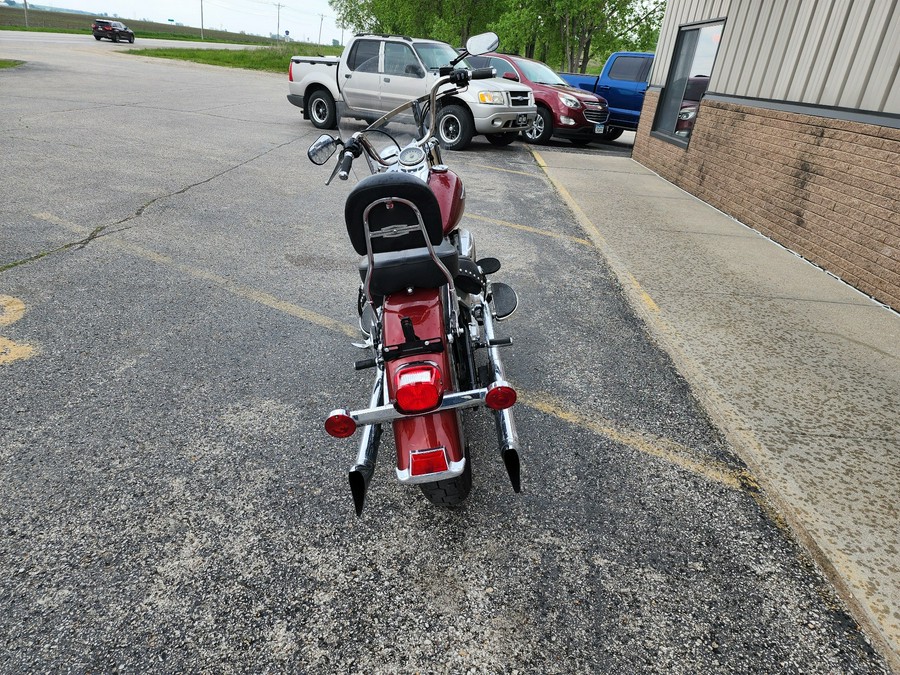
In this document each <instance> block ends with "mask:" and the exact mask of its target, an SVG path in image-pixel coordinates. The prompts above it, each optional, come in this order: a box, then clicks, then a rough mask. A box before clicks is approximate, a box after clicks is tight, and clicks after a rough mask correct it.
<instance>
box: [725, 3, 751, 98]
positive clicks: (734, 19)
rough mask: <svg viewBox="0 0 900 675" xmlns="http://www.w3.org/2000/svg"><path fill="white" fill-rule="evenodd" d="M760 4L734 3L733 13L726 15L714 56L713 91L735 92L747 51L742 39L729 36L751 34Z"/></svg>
mask: <svg viewBox="0 0 900 675" xmlns="http://www.w3.org/2000/svg"><path fill="white" fill-rule="evenodd" d="M760 5H761V2H760V0H751V1H750V2H738V3H735V9H734V12H733V14H732V15H730V16H728V21H727V23H726V24H725V30H724V31H723V32H722V43H721V44H720V45H719V54H718V56H717V57H716V61H717V63H716V68H715V70H716V72H715V75H714V78H715V82H716V88H715V91H717V92H719V93H722V94H732V95H733V94H736V93H737V89H738V87H739V86H740V83H741V81H742V78H743V74H744V71H745V69H746V68H747V53H746V50H745V49H742V48H741V47H742V41H741V40H740V39H733V38H731V36H732V35H734V36H741V35H752V34H753V32H754V31H755V30H756V24H757V22H758V21H759V16H760V14H761V12H760ZM724 15H725V12H724V11H723V16H724Z"/></svg>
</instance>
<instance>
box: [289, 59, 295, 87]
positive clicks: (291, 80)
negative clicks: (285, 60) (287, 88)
mask: <svg viewBox="0 0 900 675" xmlns="http://www.w3.org/2000/svg"><path fill="white" fill-rule="evenodd" d="M293 81H294V62H293V61H291V65H289V66H288V82H293Z"/></svg>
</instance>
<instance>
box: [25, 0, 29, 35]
mask: <svg viewBox="0 0 900 675" xmlns="http://www.w3.org/2000/svg"><path fill="white" fill-rule="evenodd" d="M25 28H28V0H25Z"/></svg>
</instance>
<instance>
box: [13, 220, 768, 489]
mask: <svg viewBox="0 0 900 675" xmlns="http://www.w3.org/2000/svg"><path fill="white" fill-rule="evenodd" d="M34 215H35V217H38V218H41V219H42V220H45V221H47V222H52V223H55V224H57V225H60V226H62V227H65V228H66V229H69V230H71V231H73V232H76V233H78V234H84V233H85V232H89V230H88V229H87V228H84V227H81V226H79V225H75V224H74V223H69V222H67V221H64V220H62V219H60V218H57V217H56V216H53V215H52V214H47V213H43V214H34ZM482 220H486V221H489V222H500V223H501V224H503V223H502V221H493V219H490V218H483V219H482ZM506 225H512V224H511V223H508V224H506ZM520 227H524V226H520ZM543 233H544V234H552V233H546V232H543ZM559 236H563V235H559ZM565 238H570V237H565ZM102 241H103V243H105V244H107V245H110V246H113V247H115V248H118V249H120V250H123V251H126V252H128V253H131V254H133V255H136V256H138V257H141V258H144V259H145V260H149V261H151V262H154V263H157V264H160V265H164V266H167V267H171V268H174V269H177V270H179V271H181V272H182V273H184V274H186V275H188V276H190V277H193V278H195V279H202V280H204V281H208V282H211V283H213V284H215V285H217V286H219V287H220V288H222V289H224V290H226V291H228V292H229V293H232V294H234V295H236V296H238V297H241V298H244V299H246V300H250V301H252V302H257V303H259V304H262V305H265V306H266V307H270V308H272V309H275V310H277V311H279V312H284V313H285V314H289V315H290V316H293V317H296V318H298V319H301V320H303V321H306V322H308V323H312V324H314V325H316V326H320V327H322V328H325V329H327V330H330V331H333V332H336V333H341V334H343V335H346V336H349V337H351V338H359V337H360V333H359V329H358V328H357V327H356V326H352V325H350V324H347V323H343V322H341V321H336V320H334V319H332V318H330V317H327V316H324V315H322V314H318V313H316V312H312V311H310V310H308V309H305V308H303V307H300V306H298V305H295V304H293V303H290V302H287V301H285V300H281V299H279V298H278V297H276V296H274V295H271V294H269V293H265V292H263V291H259V290H257V289H255V288H251V287H250V286H244V285H242V284H237V283H235V282H233V281H231V280H230V279H227V278H225V277H223V276H220V275H218V274H215V273H214V272H210V271H209V270H205V269H202V268H199V267H194V266H191V265H185V264H183V263H179V262H176V261H175V260H173V259H172V258H170V257H168V256H165V255H161V254H159V253H157V252H155V251H152V250H150V249H147V248H145V247H143V246H138V245H135V244H129V243H127V242H122V241H115V240H111V239H108V238H106V239H103V240H102ZM576 241H577V240H576ZM581 243H587V244H588V245H589V244H590V242H585V241H584V240H581ZM2 298H3V296H0V300H2ZM648 299H649V296H648ZM650 302H652V300H650ZM7 306H10V307H13V310H10V314H9V315H10V316H14V314H13V312H16V313H17V312H19V311H20V309H19V308H20V305H17V304H13V303H8V305H7ZM23 309H24V308H23V307H22V310H23ZM6 315H7V314H6V312H4V314H2V315H0V320H2V318H3V317H5V316H6ZM19 316H20V314H19ZM11 322H12V321H9V323H11ZM2 350H3V343H2V341H0V356H2V353H3V351H2ZM0 363H2V360H0ZM519 400H520V403H522V404H524V405H526V406H528V407H530V408H532V409H534V410H537V411H539V412H541V413H544V414H547V415H551V416H553V417H556V418H557V419H560V420H562V421H564V422H567V423H570V424H574V425H576V426H579V427H581V428H583V429H586V430H588V431H590V432H592V433H594V434H597V435H598V436H602V437H605V438H608V439H609V440H611V441H613V442H615V443H619V444H621V445H624V446H626V447H629V448H632V449H633V450H637V451H638V452H641V453H644V454H646V455H649V456H652V457H656V458H658V459H662V460H664V461H667V462H669V463H670V464H673V465H675V466H678V467H680V468H682V469H685V470H687V471H690V472H691V473H693V474H695V475H699V476H702V477H704V478H706V479H708V480H710V481H713V482H716V483H719V484H722V485H725V486H727V487H729V488H732V489H746V488H755V484H754V483H753V480H752V479H751V478H750V476H749V475H748V474H747V473H746V472H744V471H741V470H737V469H734V468H732V467H730V466H728V465H726V464H724V463H722V462H717V461H715V460H712V459H709V458H705V457H703V456H701V455H700V454H699V453H697V452H695V451H694V450H692V449H691V448H689V447H687V446H684V445H681V444H679V443H676V442H675V441H672V440H669V439H666V438H662V437H659V436H654V435H652V434H645V433H641V432H638V431H635V430H633V429H628V428H625V427H622V426H620V425H617V424H616V423H614V422H611V421H609V420H599V419H595V418H591V417H588V416H585V415H581V414H579V413H576V412H572V411H571V410H570V409H568V408H567V407H566V406H565V405H564V404H563V403H560V402H558V401H555V400H553V399H551V398H550V397H548V396H546V395H543V394H536V393H529V392H522V391H520V392H519Z"/></svg>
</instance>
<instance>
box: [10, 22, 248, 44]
mask: <svg viewBox="0 0 900 675" xmlns="http://www.w3.org/2000/svg"><path fill="white" fill-rule="evenodd" d="M88 28H90V26H88ZM11 41H15V42H19V43H22V42H25V43H31V44H39V43H47V44H54V45H77V44H86V45H98V46H103V47H106V48H112V49H149V48H151V47H185V48H187V47H190V48H192V49H256V48H257V46H264V45H239V44H232V43H227V42H199V41H198V42H191V41H189V40H158V39H151V38H142V37H140V35H138V36H137V37H136V38H135V41H134V44H129V43H127V42H110V41H109V40H95V39H94V37H93V36H92V35H91V33H90V31H87V30H86V31H85V33H84V35H80V34H77V33H39V32H33V31H24V30H22V31H19V30H4V31H0V42H11Z"/></svg>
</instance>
